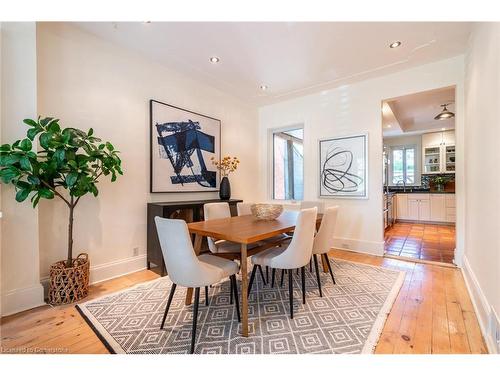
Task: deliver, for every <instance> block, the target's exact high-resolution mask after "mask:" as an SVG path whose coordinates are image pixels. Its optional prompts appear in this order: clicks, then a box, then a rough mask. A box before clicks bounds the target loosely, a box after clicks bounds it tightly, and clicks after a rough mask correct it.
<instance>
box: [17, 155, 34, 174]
mask: <svg viewBox="0 0 500 375" xmlns="http://www.w3.org/2000/svg"><path fill="white" fill-rule="evenodd" d="M19 164H20V165H21V169H23V170H25V171H31V162H30V159H28V158H27V157H26V156H23V157H22V158H21V159H20V160H19Z"/></svg>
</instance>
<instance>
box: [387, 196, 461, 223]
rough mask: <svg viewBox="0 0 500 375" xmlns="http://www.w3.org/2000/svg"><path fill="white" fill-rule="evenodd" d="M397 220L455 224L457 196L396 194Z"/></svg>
mask: <svg viewBox="0 0 500 375" xmlns="http://www.w3.org/2000/svg"><path fill="white" fill-rule="evenodd" d="M396 202H397V203H396V212H397V213H396V219H399V220H412V221H428V222H441V223H442V222H449V223H453V222H455V194H428V193H423V194H418V193H411V194H399V193H398V194H396Z"/></svg>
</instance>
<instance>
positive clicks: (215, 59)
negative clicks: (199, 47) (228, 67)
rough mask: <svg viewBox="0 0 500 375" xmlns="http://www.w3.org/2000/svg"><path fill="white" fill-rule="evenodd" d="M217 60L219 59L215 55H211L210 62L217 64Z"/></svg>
mask: <svg viewBox="0 0 500 375" xmlns="http://www.w3.org/2000/svg"><path fill="white" fill-rule="evenodd" d="M219 61H220V59H219V58H218V57H217V56H212V57H211V58H210V62H211V63H214V64H217V63H218V62H219Z"/></svg>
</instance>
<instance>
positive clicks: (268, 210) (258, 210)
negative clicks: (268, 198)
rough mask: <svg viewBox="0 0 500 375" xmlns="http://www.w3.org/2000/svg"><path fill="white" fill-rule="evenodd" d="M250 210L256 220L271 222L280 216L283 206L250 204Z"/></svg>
mask: <svg viewBox="0 0 500 375" xmlns="http://www.w3.org/2000/svg"><path fill="white" fill-rule="evenodd" d="M250 210H251V211H252V215H253V216H255V217H256V218H257V220H264V221H271V220H276V219H277V218H278V216H280V215H281V213H282V212H283V206H282V205H281V204H268V203H257V204H252V206H251V207H250Z"/></svg>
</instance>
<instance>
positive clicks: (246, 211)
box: [236, 202, 253, 216]
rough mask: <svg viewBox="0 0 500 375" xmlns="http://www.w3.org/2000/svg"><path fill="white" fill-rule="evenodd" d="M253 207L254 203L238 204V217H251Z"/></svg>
mask: <svg viewBox="0 0 500 375" xmlns="http://www.w3.org/2000/svg"><path fill="white" fill-rule="evenodd" d="M252 205H253V203H248V202H238V203H236V210H237V211H238V216H244V215H251V214H252Z"/></svg>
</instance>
